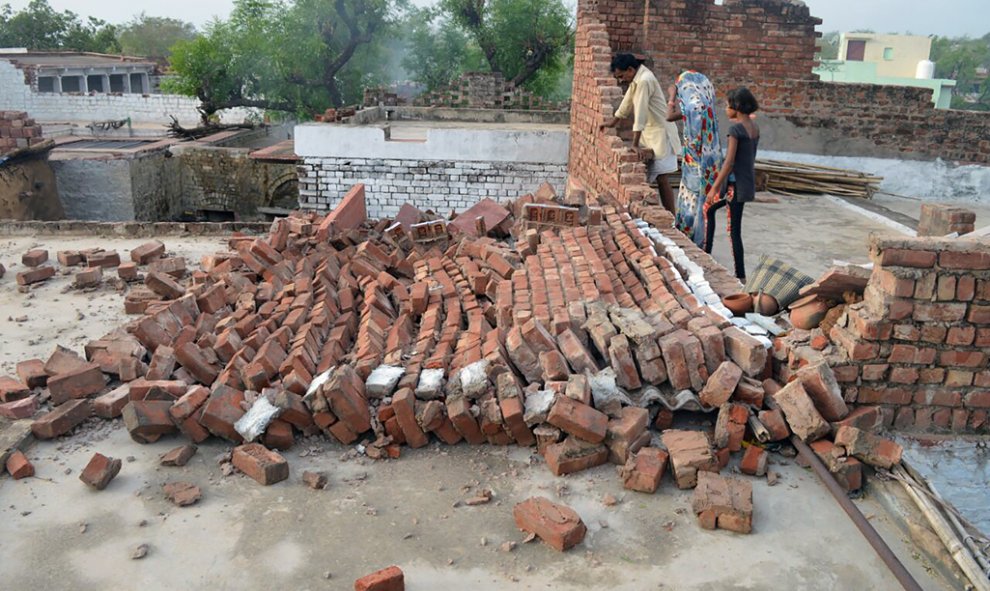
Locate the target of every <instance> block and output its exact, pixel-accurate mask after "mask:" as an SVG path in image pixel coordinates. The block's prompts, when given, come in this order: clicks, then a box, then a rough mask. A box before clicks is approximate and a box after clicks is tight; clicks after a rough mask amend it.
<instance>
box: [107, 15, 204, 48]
mask: <svg viewBox="0 0 990 591" xmlns="http://www.w3.org/2000/svg"><path fill="white" fill-rule="evenodd" d="M195 38H196V27H195V25H193V24H192V23H187V22H185V21H181V20H178V19H174V18H165V17H159V16H148V15H147V14H145V13H143V12H142V13H141V14H140V15H138V16H135V17H134V18H133V19H131V20H130V21H128V22H127V23H124V24H123V25H121V26H120V29H119V30H118V31H117V39H118V41H119V42H120V49H121V51H123V52H124V54H126V55H137V56H146V57H152V58H167V57H168V56H169V55H171V51H170V50H171V49H172V46H173V45H175V44H176V43H178V42H179V41H190V40H192V39H195Z"/></svg>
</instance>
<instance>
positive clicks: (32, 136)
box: [0, 111, 44, 154]
mask: <svg viewBox="0 0 990 591" xmlns="http://www.w3.org/2000/svg"><path fill="white" fill-rule="evenodd" d="M42 141H44V140H43V139H42V137H41V126H40V125H38V124H37V123H35V121H34V119H31V118H30V117H28V114H27V113H25V112H23V111H0V154H4V153H6V152H12V151H14V150H16V149H19V148H27V147H30V146H34V145H37V144H40V143H41V142H42Z"/></svg>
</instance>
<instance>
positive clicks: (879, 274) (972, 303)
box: [830, 238, 990, 433]
mask: <svg viewBox="0 0 990 591" xmlns="http://www.w3.org/2000/svg"><path fill="white" fill-rule="evenodd" d="M871 255H872V258H873V262H874V265H875V267H874V270H873V274H872V276H871V278H870V282H869V285H868V287H867V289H866V293H865V299H864V301H863V302H861V303H858V304H853V305H851V306H849V307H848V308H847V310H846V314H845V315H844V317H843V318H840V320H839V322H838V324H837V325H836V326H835V327H834V328H833V329H832V330H831V334H830V336H831V339H832V342H833V343H834V344H835V348H836V349H837V351H835V352H834V353H833V354H832V355H831V360H830V363H831V364H832V365H833V366H834V369H835V374H836V378H837V380H838V381H839V382H840V383H841V385H842V388H843V391H844V396H845V398H846V400H847V401H849V402H854V403H857V404H859V405H876V406H878V407H879V408H880V410H881V417H882V419H883V421H884V422H885V423H886V424H887V425H888V426H891V425H892V426H894V427H896V428H899V429H917V430H926V431H929V430H942V431H946V430H951V431H953V432H962V431H979V432H983V433H985V432H987V431H988V430H990V421H988V412H990V364H988V355H987V352H988V351H990V244H988V243H987V242H985V241H983V242H980V241H976V240H966V239H956V240H951V239H935V238H915V239H900V240H898V239H875V240H874V242H873V245H872V247H871Z"/></svg>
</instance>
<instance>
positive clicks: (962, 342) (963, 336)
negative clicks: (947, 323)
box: [945, 326, 976, 347]
mask: <svg viewBox="0 0 990 591" xmlns="http://www.w3.org/2000/svg"><path fill="white" fill-rule="evenodd" d="M975 340H976V327H974V326H952V327H950V328H949V332H948V335H947V336H946V338H945V344H947V345H952V346H956V347H958V346H969V345H972V344H973V342H974V341H975Z"/></svg>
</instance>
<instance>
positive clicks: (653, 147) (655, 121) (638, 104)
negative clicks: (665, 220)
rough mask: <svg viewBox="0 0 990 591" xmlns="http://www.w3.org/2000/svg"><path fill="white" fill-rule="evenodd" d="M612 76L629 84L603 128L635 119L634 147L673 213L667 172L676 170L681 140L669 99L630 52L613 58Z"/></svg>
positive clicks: (649, 177)
mask: <svg viewBox="0 0 990 591" xmlns="http://www.w3.org/2000/svg"><path fill="white" fill-rule="evenodd" d="M611 70H612V75H613V76H615V78H616V80H619V81H620V82H624V83H628V84H629V89H628V90H626V94H625V96H624V97H623V98H622V104H621V105H619V108H618V110H616V111H615V115H614V116H613V117H611V118H610V119H609V120H607V121H606V122H605V123H603V124H602V125H601V129H603V130H604V129H605V128H606V127H615V125H616V124H617V123H618V120H619V119H629V118H630V117H631V118H632V120H633V125H632V129H633V148H634V149H635V150H636V153H637V154H638V155H639V157H640V158H641V159H642V160H644V161H645V162H646V180H647V182H649V183H652V182H654V181H656V183H657V186H658V188H659V191H660V202H661V203H662V204H663V206H664V208H666V209H667V210H668V211H670V212H671V213H673V212H674V191H673V189H672V188H671V186H670V181H669V180H668V179H667V175H668V174H670V173H672V172H676V171H677V155H678V154H680V153H681V140H680V137H679V136H678V132H677V126H676V125H674V124H673V123H671V122H668V121H667V99H666V98H665V97H664V94H663V89H662V88H661V87H660V83H659V82H658V81H657V78H656V76H654V75H653V72H651V71H650V70H649V68H647V67H646V66H644V65H643V62H641V61H640V60H638V59H637V58H636V57H635V56H633V55H631V54H628V53H620V54H618V55H616V56H615V57H614V58H612V65H611Z"/></svg>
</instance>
